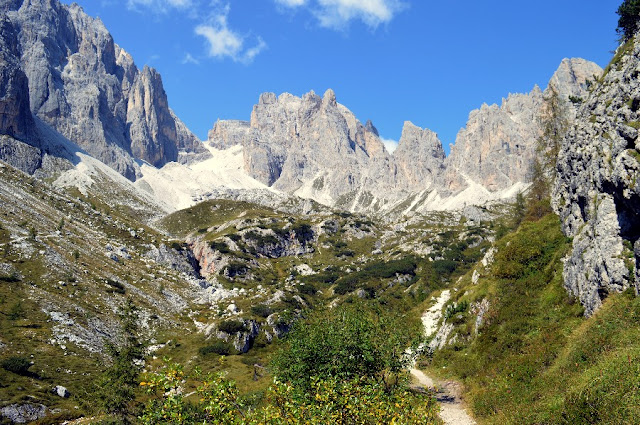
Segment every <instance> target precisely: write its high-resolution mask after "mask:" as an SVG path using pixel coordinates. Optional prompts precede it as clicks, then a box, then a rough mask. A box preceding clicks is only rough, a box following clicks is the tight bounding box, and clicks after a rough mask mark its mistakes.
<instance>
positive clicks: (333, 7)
mask: <svg viewBox="0 0 640 425" xmlns="http://www.w3.org/2000/svg"><path fill="white" fill-rule="evenodd" d="M317 1H318V5H319V6H320V9H319V10H318V11H316V15H317V16H318V19H319V20H320V25H322V26H324V27H327V28H334V29H341V28H344V27H345V26H346V25H347V24H348V23H349V22H350V21H352V20H353V19H360V20H362V21H363V22H364V23H365V24H367V25H369V26H370V27H373V28H375V27H377V26H378V25H380V24H386V23H388V22H389V21H391V19H393V17H394V15H395V14H396V13H397V12H399V11H400V10H402V9H403V8H404V5H403V4H402V3H401V2H400V1H398V0H317Z"/></svg>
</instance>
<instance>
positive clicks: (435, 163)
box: [393, 121, 445, 192]
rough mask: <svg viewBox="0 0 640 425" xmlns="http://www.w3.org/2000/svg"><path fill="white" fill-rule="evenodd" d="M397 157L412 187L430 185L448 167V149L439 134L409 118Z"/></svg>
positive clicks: (405, 181)
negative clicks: (446, 153) (446, 160)
mask: <svg viewBox="0 0 640 425" xmlns="http://www.w3.org/2000/svg"><path fill="white" fill-rule="evenodd" d="M393 157H394V159H395V163H396V166H397V167H398V171H399V172H400V173H401V175H402V180H403V182H404V183H405V184H406V187H407V189H408V190H411V191H415V192H419V191H421V190H424V189H425V188H426V187H429V186H430V185H432V184H433V183H435V181H436V179H437V178H438V177H440V175H441V174H442V172H443V171H444V159H445V153H444V149H443V148H442V142H441V141H440V139H438V135H437V134H436V133H434V132H433V131H431V130H429V129H424V130H423V129H422V128H420V127H417V126H415V125H413V123H411V122H409V121H407V122H405V123H404V127H403V129H402V137H400V142H399V143H398V148H397V149H396V150H395V151H394V152H393Z"/></svg>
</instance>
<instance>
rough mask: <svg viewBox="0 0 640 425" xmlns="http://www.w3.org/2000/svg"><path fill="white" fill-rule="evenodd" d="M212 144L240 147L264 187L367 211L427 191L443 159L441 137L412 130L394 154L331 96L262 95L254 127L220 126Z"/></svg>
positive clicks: (214, 131)
mask: <svg viewBox="0 0 640 425" xmlns="http://www.w3.org/2000/svg"><path fill="white" fill-rule="evenodd" d="M209 142H210V143H211V144H212V146H214V147H217V148H221V149H225V148H228V147H230V146H234V145H239V144H240V145H242V146H243V147H244V153H243V154H244V160H245V163H244V165H245V170H246V171H247V172H248V173H249V174H250V175H251V176H252V177H253V178H255V179H257V180H259V181H261V182H262V183H264V184H266V185H269V186H271V187H273V188H275V189H278V190H280V191H282V192H286V193H289V194H295V195H298V196H302V197H305V198H312V199H315V200H317V201H319V202H321V203H324V204H328V205H336V204H339V203H341V202H343V203H344V204H345V205H346V204H348V203H350V204H352V205H350V206H349V207H350V208H353V209H359V208H363V207H365V208H366V207H367V206H368V203H369V202H371V201H372V199H373V198H372V196H373V195H371V194H376V196H378V197H379V198H382V199H383V200H384V202H387V201H390V200H397V199H398V198H399V197H400V196H403V195H406V193H408V192H410V191H413V190H417V191H419V190H424V189H425V187H429V186H430V185H431V184H432V183H433V182H434V180H435V176H436V175H438V174H439V173H440V172H441V171H442V161H443V159H444V151H443V150H442V144H441V143H440V141H439V140H438V138H437V136H436V135H435V133H433V132H431V131H429V130H422V129H420V128H418V127H416V126H414V125H413V124H411V123H406V124H405V130H404V131H403V138H402V140H401V141H400V147H399V149H398V150H397V151H396V153H395V154H394V155H390V154H389V153H388V152H387V151H386V149H385V148H384V145H383V144H382V142H381V140H380V136H379V134H378V130H377V129H376V128H375V126H374V125H373V123H371V121H368V122H366V123H365V124H362V123H361V122H360V121H359V120H358V119H357V118H356V117H355V115H354V114H353V113H352V112H351V111H350V110H349V109H347V108H346V107H345V106H343V105H341V104H339V103H338V102H337V100H336V95H335V93H334V92H333V90H327V91H326V93H325V94H324V96H323V97H320V96H317V95H316V94H315V93H314V92H310V93H307V94H305V95H304V96H302V97H296V96H293V95H291V94H288V93H284V94H282V95H280V96H276V95H275V94H274V93H263V94H262V95H261V96H260V100H259V102H258V104H257V105H255V106H254V108H253V111H252V113H251V120H250V121H249V122H247V121H218V122H217V123H216V124H215V126H214V128H213V129H212V130H211V131H210V132H209ZM363 193H366V194H368V195H367V196H362V194H363ZM363 203H366V205H363Z"/></svg>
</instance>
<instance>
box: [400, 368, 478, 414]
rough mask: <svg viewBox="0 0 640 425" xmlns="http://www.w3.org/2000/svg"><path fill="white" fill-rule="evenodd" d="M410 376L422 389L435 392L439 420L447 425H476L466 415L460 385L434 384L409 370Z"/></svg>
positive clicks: (416, 372)
mask: <svg viewBox="0 0 640 425" xmlns="http://www.w3.org/2000/svg"><path fill="white" fill-rule="evenodd" d="M410 372H411V375H413V377H414V378H415V379H416V381H418V383H419V384H420V385H421V386H423V387H424V388H432V389H435V390H436V399H437V400H438V403H440V408H441V409H440V412H439V415H440V419H442V420H443V421H444V423H445V424H447V425H476V421H474V420H473V418H472V417H471V416H469V414H468V413H467V411H466V410H465V408H464V403H463V402H462V399H461V398H460V385H459V384H457V383H455V382H452V381H450V382H443V383H436V382H434V380H433V379H431V378H430V377H429V376H427V375H425V374H424V372H422V371H421V370H418V369H411V371H410Z"/></svg>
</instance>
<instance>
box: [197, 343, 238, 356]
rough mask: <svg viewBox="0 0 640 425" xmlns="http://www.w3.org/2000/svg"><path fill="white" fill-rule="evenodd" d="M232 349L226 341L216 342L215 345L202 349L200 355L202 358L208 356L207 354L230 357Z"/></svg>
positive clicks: (199, 351)
mask: <svg viewBox="0 0 640 425" xmlns="http://www.w3.org/2000/svg"><path fill="white" fill-rule="evenodd" d="M231 351H232V347H231V345H230V344H228V343H226V342H224V341H216V342H214V343H213V344H210V345H207V346H205V347H200V349H199V350H198V353H200V355H201V356H206V355H207V354H211V353H214V354H219V355H221V356H228V355H229V353H231Z"/></svg>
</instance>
